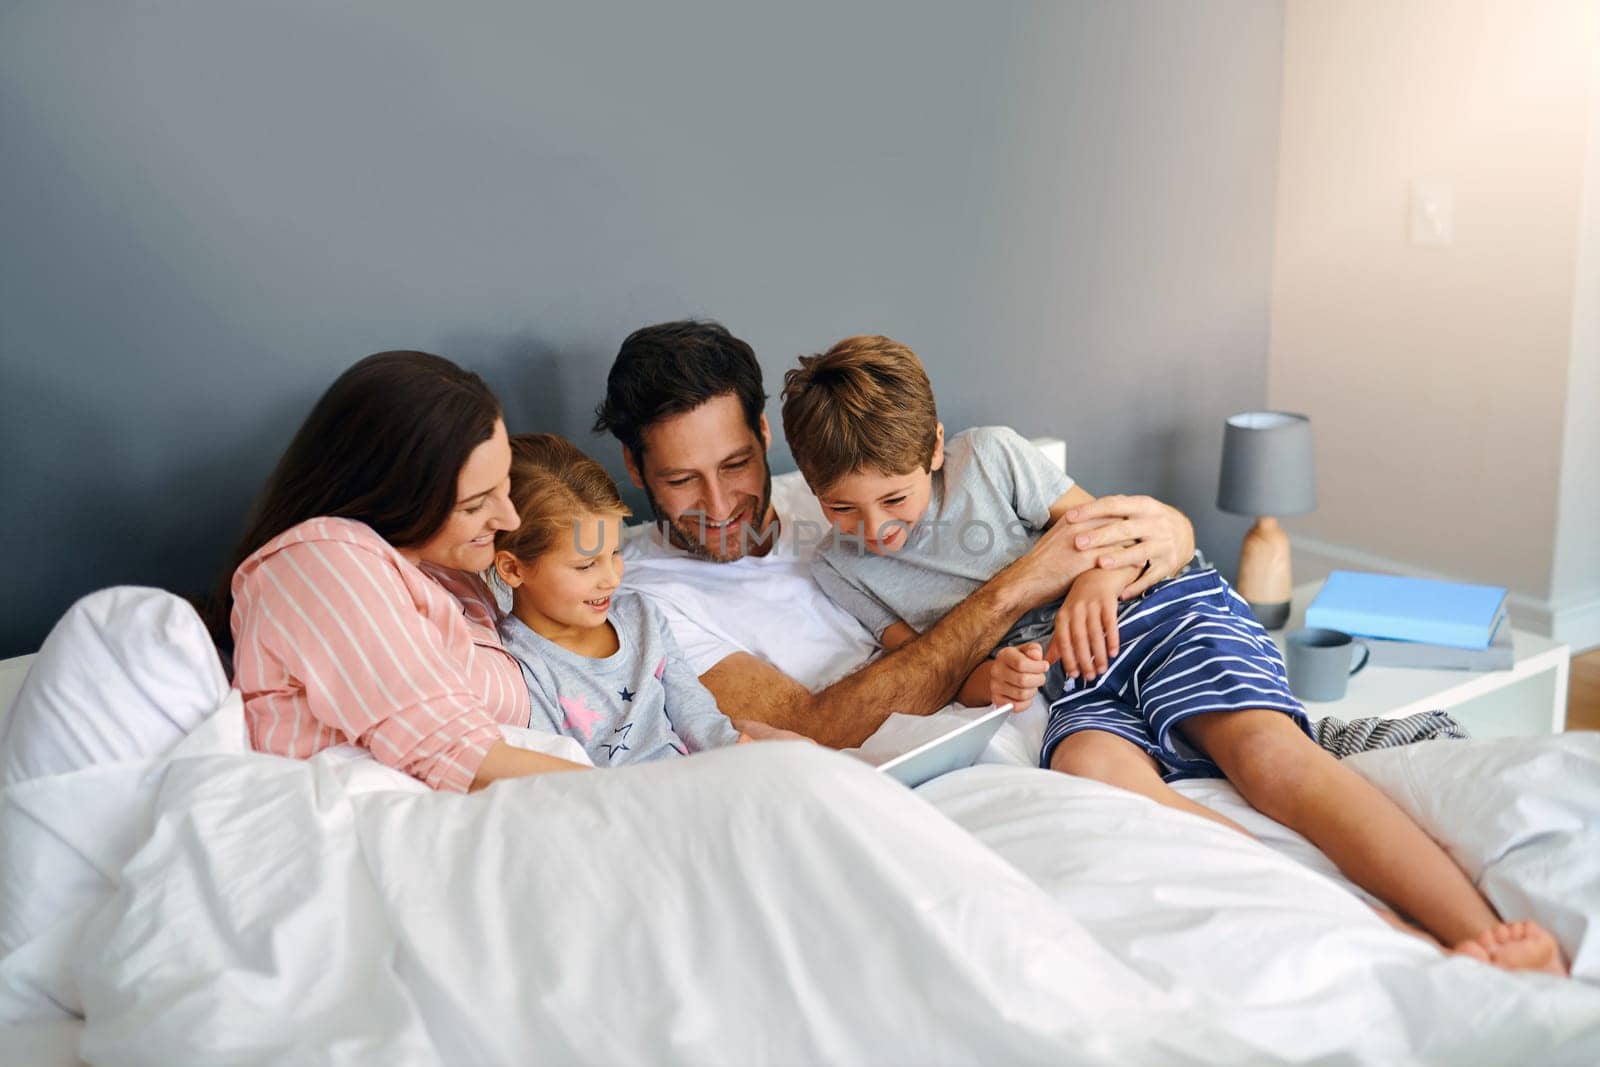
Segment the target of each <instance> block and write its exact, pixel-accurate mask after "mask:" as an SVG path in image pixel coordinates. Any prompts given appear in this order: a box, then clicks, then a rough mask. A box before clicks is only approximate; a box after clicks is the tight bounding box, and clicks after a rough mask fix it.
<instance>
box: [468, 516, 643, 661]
mask: <svg viewBox="0 0 1600 1067" xmlns="http://www.w3.org/2000/svg"><path fill="white" fill-rule="evenodd" d="M494 564H495V571H496V572H497V573H498V574H499V575H500V578H501V580H502V581H504V582H505V583H506V584H507V585H508V586H510V587H511V597H512V611H513V613H514V614H515V615H516V616H517V618H519V619H521V620H522V621H523V622H525V623H527V624H528V626H529V627H530V628H531V629H532V630H533V631H534V632H535V633H537V634H539V635H540V636H542V637H547V638H550V639H551V640H558V639H559V638H560V637H562V636H564V635H571V634H574V633H580V632H582V631H585V630H592V629H594V628H595V627H598V626H602V625H604V624H605V621H606V615H607V613H608V612H609V610H610V608H611V594H612V593H614V592H616V590H617V587H618V586H619V585H621V584H622V570H623V560H622V516H621V515H602V514H581V515H574V516H573V517H572V518H571V519H570V520H568V521H567V522H565V523H564V524H563V526H562V528H561V530H560V532H559V533H558V535H557V539H556V543H555V545H554V547H552V548H550V549H549V550H548V551H546V552H543V553H541V554H540V555H539V556H538V557H536V558H534V559H531V560H519V559H517V558H516V557H515V556H513V555H512V554H511V553H509V552H506V551H500V552H498V553H496V554H495V561H494Z"/></svg>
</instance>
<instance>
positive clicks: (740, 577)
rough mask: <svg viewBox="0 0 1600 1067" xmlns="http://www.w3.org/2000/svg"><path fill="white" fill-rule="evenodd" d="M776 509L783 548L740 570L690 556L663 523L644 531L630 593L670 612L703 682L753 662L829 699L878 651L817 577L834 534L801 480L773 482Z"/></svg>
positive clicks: (626, 551) (631, 559)
mask: <svg viewBox="0 0 1600 1067" xmlns="http://www.w3.org/2000/svg"><path fill="white" fill-rule="evenodd" d="M772 506H773V509H774V510H775V511H776V512H777V513H778V521H779V522H780V523H781V532H780V533H779V536H778V543H777V544H775V545H774V546H773V547H772V551H770V552H768V553H767V554H766V555H765V556H746V557H744V558H742V559H738V560H734V561H733V562H731V563H717V562H713V561H711V560H703V559H695V558H693V557H691V556H689V555H687V554H685V553H684V552H683V551H682V550H680V549H677V548H674V547H672V546H671V545H669V544H667V543H666V542H665V540H664V539H663V538H662V536H661V534H660V532H659V529H658V528H657V527H656V525H655V524H654V523H646V524H643V525H641V526H637V527H634V528H633V529H632V530H630V531H629V538H628V542H627V544H626V545H625V546H624V548H623V558H624V559H626V560H627V562H628V567H627V570H626V571H625V572H624V574H623V579H622V584H623V587H624V588H626V589H632V590H635V591H637V592H639V593H641V594H643V595H644V596H647V597H649V598H650V600H651V602H652V603H654V604H655V606H656V607H657V608H659V609H660V611H661V614H662V615H663V616H665V617H666V620H667V625H668V626H669V627H671V629H672V636H673V639H674V640H676V641H677V642H678V647H679V648H680V649H681V650H682V652H683V656H684V658H685V659H686V660H688V662H689V666H690V667H691V668H692V669H693V670H694V672H695V673H696V674H704V673H705V672H706V671H708V670H710V669H711V668H712V667H714V666H716V665H717V664H718V663H720V662H722V660H724V659H726V658H727V657H728V656H731V655H733V654H734V653H735V652H748V653H750V654H751V655H752V656H756V657H757V658H759V659H764V660H766V661H767V662H768V663H770V664H772V665H773V666H774V667H777V668H778V669H779V670H780V671H782V672H783V673H785V674H787V675H788V676H789V677H791V678H793V679H794V680H795V681H797V682H799V683H800V684H802V685H804V686H806V687H807V688H808V689H811V690H817V689H821V688H823V687H824V686H827V685H830V684H832V683H833V682H836V681H838V680H839V679H840V678H843V677H844V676H845V675H847V674H849V673H850V672H851V671H853V670H855V669H856V668H857V667H860V666H861V664H863V663H865V662H866V661H867V660H868V659H870V658H871V657H872V655H873V654H874V653H876V652H877V650H878V646H877V642H876V641H874V640H873V639H872V635H871V634H870V633H868V632H867V630H866V628H865V627H864V626H862V625H861V624H860V623H859V622H857V621H856V620H855V618H854V617H853V616H851V615H850V613H849V612H847V611H845V610H844V609H843V608H841V607H839V606H838V605H837V604H835V603H834V602H833V601H831V600H829V599H828V598H827V596H826V595H824V594H823V592H822V590H821V589H820V588H819V587H818V586H817V583H816V581H815V580H814V579H813V578H812V577H811V561H812V560H813V559H815V558H816V550H817V545H818V543H819V542H820V540H821V539H822V536H823V534H824V532H826V530H827V528H828V527H827V520H825V519H824V518H823V517H822V509H821V508H820V507H819V506H818V505H817V500H816V498H815V497H814V496H812V495H811V492H810V490H809V489H807V488H806V484H805V482H804V481H803V480H802V479H801V477H800V475H799V474H784V475H780V476H778V477H776V478H774V479H773V480H772Z"/></svg>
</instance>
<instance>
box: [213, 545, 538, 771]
mask: <svg viewBox="0 0 1600 1067" xmlns="http://www.w3.org/2000/svg"><path fill="white" fill-rule="evenodd" d="M495 615H496V611H495V606H494V598H493V596H491V595H490V593H489V590H488V588H487V587H486V586H485V585H484V583H483V581H482V580H481V579H480V578H478V577H477V576H476V575H471V574H466V573H463V572H460V571H452V570H447V569H445V568H443V567H434V566H432V565H430V564H426V563H424V564H421V565H420V566H418V565H416V564H412V563H410V562H408V561H407V560H406V559H405V558H403V557H402V556H401V555H400V553H398V552H396V551H395V550H394V548H393V546H391V545H390V544H389V543H388V542H387V541H385V540H384V539H383V538H381V537H379V536H378V535H377V534H376V533H374V532H373V531H372V529H371V527H369V526H367V525H366V524H365V523H361V522H356V521H354V520H352V519H332V518H317V519H308V520H307V521H305V522H302V523H300V524H299V525H298V526H294V527H292V528H290V529H289V530H287V531H286V532H284V533H283V534H280V535H279V536H278V537H276V538H274V539H273V540H272V541H270V542H268V543H267V544H266V545H264V546H262V548H261V549H260V550H258V551H257V552H256V553H255V554H254V555H252V556H250V558H249V559H247V560H245V561H244V563H242V564H241V565H240V566H239V569H238V570H237V571H236V572H235V573H234V576H233V617H232V624H233V635H234V686H235V687H236V688H237V689H238V690H239V691H240V693H241V694H242V695H243V697H244V710H245V721H246V723H247V724H248V726H249V730H250V743H251V745H252V746H253V747H254V748H255V749H256V750H257V751H260V752H271V753H274V754H276V755H280V756H297V757H302V758H303V757H307V756H311V755H313V754H315V753H317V752H320V751H321V750H322V749H325V748H328V747H330V746H332V745H338V744H344V743H347V742H354V743H355V744H359V745H361V746H363V747H365V748H367V749H369V750H371V752H372V754H373V755H374V756H376V757H377V758H378V759H379V760H380V761H382V762H383V763H386V764H388V765H389V766H391V767H396V768H399V769H400V770H403V771H405V772H407V773H408V774H411V775H414V776H415V777H417V778H419V779H421V780H422V781H424V782H426V783H427V784H428V785H430V786H432V787H433V788H435V789H450V790H457V791H461V792H465V791H466V790H467V788H468V787H469V786H470V785H471V784H472V779H473V776H474V775H475V774H477V771H478V765H479V764H480V763H482V762H483V758H484V756H485V755H487V754H488V751H489V747H490V746H491V745H493V744H494V743H495V742H496V741H498V740H500V729H499V726H498V724H499V723H508V724H510V725H514V726H526V725H527V724H528V713H529V702H528V690H527V686H526V684H525V683H524V682H523V680H522V671H521V668H520V667H518V665H517V662H516V660H514V659H513V658H512V657H511V655H510V654H509V653H508V652H506V650H505V648H504V646H503V645H501V643H500V636H499V634H498V633H496V632H495Z"/></svg>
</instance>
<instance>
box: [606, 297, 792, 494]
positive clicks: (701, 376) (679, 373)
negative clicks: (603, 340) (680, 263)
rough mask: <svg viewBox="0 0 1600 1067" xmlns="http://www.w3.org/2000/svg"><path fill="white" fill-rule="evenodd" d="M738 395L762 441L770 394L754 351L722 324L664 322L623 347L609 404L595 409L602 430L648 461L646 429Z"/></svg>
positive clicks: (608, 386)
mask: <svg viewBox="0 0 1600 1067" xmlns="http://www.w3.org/2000/svg"><path fill="white" fill-rule="evenodd" d="M729 394H732V395H733V396H735V397H737V398H738V399H739V406H740V407H741V408H743V409H744V421H745V423H746V424H747V425H748V426H749V427H750V431H751V432H752V433H754V434H755V435H756V436H757V437H758V438H759V437H760V436H761V411H762V408H763V407H765V405H766V402H767V394H766V392H765V391H764V390H763V389H762V387H761V365H760V364H758V363H757V362H756V354H755V352H754V351H752V350H751V348H750V346H749V345H747V344H745V343H744V342H743V341H741V340H739V339H738V338H737V337H735V336H733V334H731V333H729V332H728V330H727V327H725V326H723V325H722V324H721V323H717V322H694V321H689V320H685V321H683V322H662V323H658V324H656V325H655V326H646V327H644V328H643V329H639V330H635V331H633V333H631V334H629V335H628V339H627V340H626V341H623V342H622V347H621V348H620V349H619V350H618V351H617V358H616V362H614V363H612V364H611V373H610V374H608V375H607V376H606V398H605V400H603V401H601V403H600V405H599V407H597V408H595V411H594V414H595V419H594V430H595V432H596V433H601V432H604V431H610V433H611V434H612V435H613V436H615V437H616V439H617V440H618V441H621V442H622V446H623V447H624V448H626V449H627V450H628V451H629V452H631V453H632V454H633V457H634V461H635V462H640V461H641V459H642V457H643V455H644V443H643V440H642V438H641V435H642V434H643V432H644V430H645V428H646V427H648V426H650V425H651V424H653V423H655V422H659V421H660V420H661V419H664V418H667V417H668V416H670V415H680V414H682V413H683V412H685V411H692V410H694V409H695V408H697V407H699V406H700V405H701V404H704V403H705V402H706V401H707V400H711V399H713V398H714V397H719V396H727V395H729Z"/></svg>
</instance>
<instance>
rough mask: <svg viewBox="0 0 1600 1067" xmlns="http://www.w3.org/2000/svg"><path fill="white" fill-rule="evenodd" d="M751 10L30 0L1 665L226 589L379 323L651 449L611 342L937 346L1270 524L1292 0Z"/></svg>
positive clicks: (1233, 529) (977, 388)
mask: <svg viewBox="0 0 1600 1067" xmlns="http://www.w3.org/2000/svg"><path fill="white" fill-rule="evenodd" d="M754 7H755V5H748V4H744V3H726V4H712V3H693V4H687V5H686V4H681V3H680V4H673V5H654V4H651V5H647V4H637V5H626V6H620V5H618V6H613V5H605V4H595V3H591V4H581V5H580V4H563V5H554V4H552V5H533V4H527V3H504V4H494V3H483V2H474V3H470V4H451V5H429V4H398V3H380V2H376V0H372V2H353V3H342V4H338V5H333V4H326V3H322V2H317V3H286V2H273V3H233V4H225V5H224V4H214V3H209V2H194V3H170V2H169V3H141V4H120V3H108V4H88V3H74V4H59V3H50V2H26V3H10V4H7V5H6V6H5V8H4V11H3V13H0V150H3V153H4V159H5V164H4V166H3V167H0V248H3V251H0V271H3V273H0V479H3V483H0V487H3V491H0V502H3V504H0V506H3V508H4V514H5V518H4V522H3V523H0V561H3V562H0V574H3V575H4V580H5V597H4V603H5V606H4V609H3V612H0V655H13V654H17V653H20V652H24V651H28V650H31V649H32V648H34V647H36V646H37V644H38V643H39V641H40V640H41V639H42V637H43V636H44V633H45V632H46V630H47V629H48V627H49V626H50V624H51V623H52V621H53V620H54V619H55V618H56V617H57V616H58V615H59V613H60V612H61V611H62V610H63V609H64V608H65V607H66V606H67V605H68V604H69V603H70V602H71V601H72V600H73V599H74V598H75V597H77V596H79V595H81V594H82V593H85V592H87V591H89V590H91V589H94V588H97V587H99V586H103V585H106V584H111V583H118V582H138V583H151V584H159V585H163V586H167V587H169V588H173V589H176V590H179V591H194V590H199V589H202V588H203V587H205V586H206V585H208V584H209V582H210V579H211V577H212V574H213V571H214V570H215V568H216V567H217V566H218V565H219V563H220V561H221V558H222V557H223V555H224V554H225V552H226V550H227V548H228V547H229V545H230V544H231V541H232V540H233V538H234V536H235V535H236V533H237V532H238V529H239V526H240V524H241V521H242V516H243V512H244V510H245V508H246V506H247V504H248V501H249V500H250V498H251V497H252V495H253V493H254V492H255V490H256V488H257V487H258V486H259V485H260V483H261V481H262V479H263V478H264V477H265V475H266V473H267V471H268V470H269V468H270V466H271V464H272V463H273V461H274V460H275V458H276V456H277V454H278V452H279V451H280V450H281V449H282V447H283V446H284V445H285V444H286V443H287V440H288V438H289V436H290V435H291V433H292V432H293V429H294V427H295V426H296V425H297V423H298V420H299V419H300V417H301V416H302V415H303V414H304V413H305V412H306V411H307V410H308V409H309V407H310V405H311V403H312V402H313V400H314V399H315V397H316V396H317V395H318V394H319V393H320V391H321V390H322V389H323V388H324V387H325V386H326V385H327V384H328V383H329V382H330V381H331V380H332V379H333V378H334V377H335V376H336V375H337V374H338V372H339V371H340V370H342V369H343V368H344V367H345V366H346V365H348V364H349V363H350V362H352V361H353V360H355V359H356V358H358V357H360V356H362V355H364V354H366V353H368V352H372V351H377V350H379V349H384V348H394V347H420V348H425V349H431V350H434V351H438V352H441V353H443V354H446V355H449V356H451V357H453V358H454V359H456V360H458V361H460V362H462V363H464V364H467V365H469V366H472V367H474V368H475V369H478V370H480V371H481V372H483V373H484V374H485V375H486V377H488V378H489V379H490V381H491V382H492V384H494V385H495V387H496V388H497V390H498V391H499V392H500V394H501V396H502V398H503V399H504V401H505V404H506V408H507V413H508V421H509V422H510V424H511V426H512V428H513V430H519V429H547V430H555V431H558V432H562V433H566V434H568V435H571V436H574V437H576V438H577V439H578V440H579V441H580V442H581V443H583V444H585V445H586V446H587V447H589V448H591V449H592V450H593V451H594V452H595V453H596V454H597V455H599V456H601V457H602V458H603V459H604V460H605V461H606V462H607V463H608V465H610V466H611V467H612V469H613V470H614V471H620V457H619V455H618V453H617V451H616V448H615V446H614V444H613V443H612V442H610V441H609V440H599V439H595V438H592V437H590V436H589V434H588V432H587V427H588V422H589V419H590V412H591V411H592V408H593V406H594V404H595V402H596V400H597V399H598V397H599V394H600V392H601V388H602V385H603V382H604V376H605V371H606V368H607V367H608V365H609V362H610V359H611V357H612V355H614V353H615V351H616V347H617V344H618V342H620V341H621V339H622V338H623V337H624V336H625V335H626V334H627V333H628V332H629V331H630V330H631V329H633V328H635V327H637V326H639V325H642V324H644V323H647V322H652V321H658V320H661V319H666V318H676V317H681V316H685V315H697V316H712V317H717V318H720V319H722V320H723V321H724V322H726V323H727V324H728V325H729V326H730V327H731V328H732V329H733V330H734V331H735V332H737V333H739V334H741V335H743V336H744V337H746V338H747V339H749V340H750V341H751V342H752V343H753V344H754V345H755V346H756V348H757V350H758V352H760V353H761V356H762V361H763V365H764V366H765V368H766V370H767V373H768V376H769V378H768V382H769V389H774V388H776V385H777V383H778V381H779V378H780V375H781V373H782V371H783V369H784V368H785V367H786V366H788V365H789V364H790V363H791V362H792V361H793V359H794V357H795V355H796V354H798V353H800V352H802V351H814V350H817V349H819V348H821V347H823V346H826V345H827V344H829V343H831V342H832V341H834V340H836V339H838V338H839V337H841V336H844V335H845V334H847V333H855V332H862V331H873V332H883V333H888V334H891V335H893V336H896V337H898V338H900V339H901V340H904V341H906V342H908V343H910V344H911V345H912V346H913V347H915V348H916V349H917V350H918V351H919V352H920V353H921V354H922V355H923V356H924V358H925V360H926V362H927V364H928V367H929V370H930V372H931V374H932V376H933V379H934V384H935V386H936V388H937V389H938V391H939V396H940V400H941V405H942V409H943V415H944V418H945V421H946V423H947V424H948V425H950V426H951V427H952V428H956V427H960V426H964V425H968V424H973V423H980V422H1006V423H1011V424H1013V425H1015V426H1017V427H1018V428H1019V429H1021V430H1023V431H1024V432H1026V433H1029V434H1039V433H1054V434H1057V435H1059V436H1063V437H1065V438H1066V439H1067V441H1068V446H1069V467H1070V469H1071V470H1072V471H1073V472H1074V473H1075V474H1077V475H1078V477H1079V478H1080V480H1082V481H1083V482H1084V483H1085V485H1087V486H1088V487H1089V488H1090V489H1091V490H1092V491H1095V492H1107V491H1112V490H1126V491H1145V492H1152V493H1156V494H1158V495H1161V496H1162V497H1164V498H1166V499H1168V500H1170V501H1172V502H1174V503H1176V504H1178V505H1179V506H1181V507H1183V508H1184V509H1185V510H1186V511H1188V512H1189V513H1190V514H1191V515H1192V516H1193V517H1194V519H1195V522H1196V526H1197V527H1198V529H1199V530H1200V534H1201V541H1202V544H1203V545H1205V546H1208V547H1212V546H1214V550H1215V551H1218V552H1219V553H1220V554H1221V555H1222V556H1223V557H1225V558H1228V557H1231V556H1232V555H1234V554H1235V553H1236V546H1237V537H1238V535H1239V533H1240V532H1241V530H1242V526H1241V525H1240V524H1239V523H1238V522H1237V521H1235V520H1232V519H1228V518H1225V517H1223V516H1221V515H1219V514H1217V513H1216V511H1215V509H1214V508H1213V506H1212V495H1213V493H1214V488H1213V487H1214V484H1215V472H1216V464H1217V453H1218V450H1219V449H1220V442H1221V429H1220V420H1221V417H1222V416H1223V415H1224V414H1226V413H1228V412H1230V411H1232V410H1235V409H1240V408H1243V407H1248V406H1251V405H1255V404H1258V403H1260V401H1261V400H1262V398H1263V397H1264V395H1265V358H1266V352H1267V340H1268V338H1267V326H1268V323H1267V308H1268V296H1269V291H1268V286H1269V280H1270V269H1271V262H1270V254H1271V237H1272V218H1273V187H1274V166H1275V161H1276V141H1277V116H1278V93H1279V81H1280V69H1279V67H1280V60H1281V47H1282V42H1281V36H1282V8H1281V4H1280V3H1277V2H1259V0H1212V2H1211V3H1208V4H1205V5H1196V4H1190V3H1187V2H1185V0H1167V2H1127V3H1116V4H1110V3H1090V2H1072V3H1068V2H1061V3H1042V4H1019V3H999V2H991V3H983V4H972V3H960V2H958V3H927V2H914V0H907V2H899V3H875V4H858V3H840V2H833V0H829V2H826V3H808V4H804V5H801V4H794V5H788V6H787V8H786V9H779V10H760V11H758V10H754ZM770 414H771V417H772V418H773V420H774V422H776V420H777V409H776V405H774V406H773V408H772V410H771V412H770ZM775 465H776V466H777V467H778V469H788V467H789V466H790V465H791V464H790V463H789V460H788V454H787V451H786V450H785V451H783V452H782V453H781V454H780V455H778V456H777V458H776V462H775Z"/></svg>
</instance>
